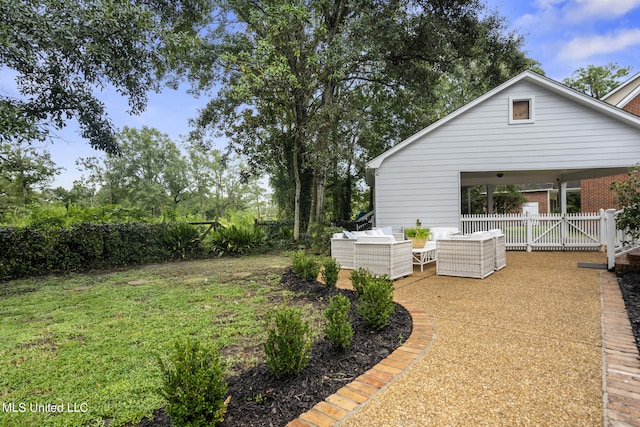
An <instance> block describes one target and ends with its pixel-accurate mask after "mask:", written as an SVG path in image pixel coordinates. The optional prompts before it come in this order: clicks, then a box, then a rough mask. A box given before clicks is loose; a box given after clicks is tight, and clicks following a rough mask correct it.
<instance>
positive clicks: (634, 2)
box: [0, 0, 640, 188]
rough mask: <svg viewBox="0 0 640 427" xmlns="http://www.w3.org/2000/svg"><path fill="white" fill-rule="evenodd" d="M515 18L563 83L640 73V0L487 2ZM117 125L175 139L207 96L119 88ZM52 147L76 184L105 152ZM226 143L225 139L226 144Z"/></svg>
mask: <svg viewBox="0 0 640 427" xmlns="http://www.w3.org/2000/svg"><path fill="white" fill-rule="evenodd" d="M486 2H487V4H488V6H489V8H491V9H495V10H497V11H498V12H499V14H500V15H501V16H504V17H505V18H506V19H507V20H508V22H509V29H510V30H512V31H516V32H518V33H519V34H521V35H523V36H524V38H525V47H524V50H525V51H526V53H527V54H528V56H529V57H531V58H533V59H536V60H537V61H539V62H540V63H541V64H542V68H543V70H544V71H545V72H546V74H547V76H548V77H551V78H552V79H555V80H558V81H561V80H562V79H564V78H566V77H570V76H571V74H572V72H573V71H575V70H577V69H578V68H581V67H586V66H587V65H605V64H607V63H609V62H616V63H618V64H619V65H620V66H625V67H626V66H632V67H633V69H632V70H631V75H634V74H636V73H639V72H640V0H534V1H527V0H486ZM7 78H10V75H8V74H7V73H6V72H2V73H0V91H2V92H3V93H5V94H6V93H11V92H12V90H14V89H12V86H13V85H12V84H11V83H10V82H8V81H7ZM99 96H100V98H101V99H102V100H103V101H104V102H105V104H106V105H107V109H108V112H109V115H110V117H111V118H112V120H113V121H114V123H115V125H116V127H117V128H122V127H123V126H131V127H142V126H149V127H153V128H156V129H158V130H160V131H161V132H164V133H166V134H168V135H169V136H170V137H171V138H172V139H173V140H174V141H180V136H181V135H186V134H187V133H188V132H189V125H188V120H189V118H193V117H195V116H196V115H197V110H198V108H201V107H202V106H204V105H205V103H206V99H196V98H194V97H193V96H192V95H188V94H186V91H184V90H181V91H173V90H170V89H166V90H165V91H164V92H163V93H161V94H150V96H149V104H148V108H147V111H146V112H145V113H143V114H142V115H140V116H134V117H132V116H129V115H128V114H127V113H126V111H127V109H128V106H127V103H126V100H124V99H122V98H121V97H119V96H118V95H117V94H116V93H115V92H112V91H105V92H103V93H101V94H99ZM58 135H59V136H60V138H59V139H57V140H56V141H55V142H54V144H53V145H47V146H45V147H44V148H45V149H47V150H49V152H50V153H51V155H52V158H53V160H54V161H55V162H56V163H57V164H58V165H59V166H62V167H64V168H65V169H66V170H65V171H64V172H63V173H62V174H61V175H59V176H58V178H57V179H56V181H55V182H54V186H58V185H61V186H63V187H66V188H70V187H71V185H72V184H73V181H74V180H75V179H77V178H78V177H79V172H78V171H77V170H76V166H75V160H76V159H77V158H78V157H88V156H99V155H101V153H100V152H97V151H95V150H93V149H91V148H90V147H89V145H88V144H87V142H86V141H84V140H83V139H82V138H81V137H80V136H79V135H78V134H77V130H76V127H75V126H74V125H73V123H70V124H69V126H67V128H65V129H63V130H62V131H60V132H58ZM223 145H224V141H220V142H219V148H223Z"/></svg>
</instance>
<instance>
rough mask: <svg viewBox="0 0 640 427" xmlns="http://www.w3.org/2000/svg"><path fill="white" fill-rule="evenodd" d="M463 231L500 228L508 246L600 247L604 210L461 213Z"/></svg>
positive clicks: (547, 248)
mask: <svg viewBox="0 0 640 427" xmlns="http://www.w3.org/2000/svg"><path fill="white" fill-rule="evenodd" d="M460 228H461V231H462V233H464V234H470V233H473V232H476V231H486V230H491V229H494V228H499V229H501V230H502V231H503V233H504V234H505V243H506V246H507V249H509V250H527V251H531V250H601V249H603V248H604V246H605V244H606V237H605V236H606V227H605V213H604V211H603V210H600V212H598V213H578V214H542V215H530V214H504V215H462V216H461V217H460Z"/></svg>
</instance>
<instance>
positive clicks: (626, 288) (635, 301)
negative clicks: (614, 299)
mask: <svg viewBox="0 0 640 427" xmlns="http://www.w3.org/2000/svg"><path fill="white" fill-rule="evenodd" d="M618 283H619V284H620V291H621V292H622V298H623V299H624V305H625V306H626V308H627V314H628V315H629V321H630V322H631V328H632V329H633V335H634V336H635V337H636V346H638V351H640V273H625V274H623V275H620V276H618Z"/></svg>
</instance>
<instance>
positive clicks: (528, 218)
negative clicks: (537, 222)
mask: <svg viewBox="0 0 640 427" xmlns="http://www.w3.org/2000/svg"><path fill="white" fill-rule="evenodd" d="M525 223H526V224H527V252H531V245H532V244H533V229H532V227H533V221H532V220H531V214H530V213H529V212H527V213H526V215H525Z"/></svg>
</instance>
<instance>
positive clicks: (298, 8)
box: [194, 0, 530, 239]
mask: <svg viewBox="0 0 640 427" xmlns="http://www.w3.org/2000/svg"><path fill="white" fill-rule="evenodd" d="M220 3H221V7H222V9H223V10H224V13H223V15H224V16H225V17H227V18H228V19H229V21H228V22H223V23H222V24H221V25H220V27H218V28H217V29H216V31H217V32H216V33H212V34H211V35H210V37H209V41H210V42H211V46H212V48H211V49H212V51H215V52H216V55H215V56H214V57H213V60H214V61H213V67H212V68H208V69H206V70H205V71H207V72H209V74H208V75H207V74H201V73H200V74H198V73H196V74H195V75H194V80H195V81H196V83H197V84H198V85H199V88H200V89H208V88H211V87H213V86H214V84H217V83H220V84H221V89H220V91H219V92H218V96H217V97H216V98H214V99H213V100H212V101H211V102H210V103H209V105H208V106H207V108H206V109H205V110H204V111H203V113H202V115H201V116H200V117H199V119H198V120H197V124H198V126H199V127H200V129H201V130H202V129H207V128H211V127H214V128H215V127H217V128H218V129H220V130H222V131H223V132H224V133H226V135H227V136H228V137H230V138H231V140H232V143H233V145H234V146H235V147H236V148H237V149H238V150H239V151H241V152H243V153H245V154H247V155H248V156H249V157H250V159H251V164H252V165H254V166H256V167H260V168H263V169H265V170H267V171H268V170H269V168H272V169H276V174H275V176H276V177H278V178H284V179H279V181H278V182H280V183H287V182H292V183H293V184H292V185H293V190H292V191H291V193H292V197H291V199H292V200H293V205H294V209H293V211H294V212H293V216H294V238H296V239H297V238H298V237H299V233H300V225H301V222H302V215H303V209H302V206H303V201H304V200H305V197H306V198H307V199H308V200H309V202H308V206H309V224H310V225H311V224H313V223H314V222H319V221H321V220H322V219H323V213H324V205H325V202H324V199H325V193H326V188H327V177H328V170H329V167H330V166H331V165H334V164H335V162H336V161H339V162H342V161H344V160H345V158H344V157H342V156H343V154H344V150H342V149H341V147H342V145H344V142H343V141H345V139H344V138H346V137H349V138H351V139H352V140H353V141H354V143H355V144H358V145H359V146H360V147H362V148H361V149H360V150H348V151H349V152H350V153H351V155H353V153H354V152H358V151H360V152H364V153H366V154H365V155H366V156H369V157H370V156H375V155H377V154H379V153H380V152H381V151H383V150H384V149H385V148H388V147H389V146H391V145H392V144H393V143H395V142H398V141H400V140H401V139H403V138H405V137H407V136H408V135H410V134H411V133H413V132H415V131H417V130H418V129H419V128H420V127H422V126H424V125H426V124H428V122H429V120H431V118H432V116H431V115H430V114H428V106H429V105H430V104H432V103H433V101H434V99H435V96H436V93H437V92H436V87H437V86H438V83H439V80H440V79H441V76H442V75H443V74H446V73H448V72H451V71H452V70H454V69H455V67H456V65H458V64H463V63H468V62H471V61H473V60H477V61H480V59H479V58H481V59H482V60H483V61H484V63H483V66H482V67H478V69H479V70H481V72H482V79H483V81H488V82H490V83H492V84H493V83H495V84H497V83H500V82H502V81H503V80H504V79H505V78H508V77H510V76H511V75H512V74H514V73H515V72H519V71H521V70H522V69H524V68H527V67H528V66H529V65H530V61H528V60H527V58H526V57H525V56H524V54H522V52H521V51H520V50H519V47H520V44H521V39H520V38H519V37H518V36H516V35H512V34H511V35H509V34H504V32H503V23H502V21H501V20H500V19H499V18H498V17H496V16H493V15H491V16H488V17H487V18H481V12H482V11H483V9H482V7H481V4H480V2H479V1H477V0H453V1H442V0H431V1H426V0H400V1H398V0H396V1H384V2H370V1H362V0H330V1H327V0H306V1H303V0H287V1H275V0H271V1H260V2H256V1H253V0H226V1H224V0H223V1H221V2H220ZM221 76H222V77H221ZM196 79H197V80H196ZM431 121H432V120H431ZM354 123H359V124H358V125H354ZM354 132H355V134H354ZM349 162H351V164H353V163H354V162H353V161H351V160H347V162H346V163H347V164H348V163H349ZM282 167H285V168H286V170H287V171H288V172H287V174H286V175H284V176H283V175H282V173H281V172H280V171H279V168H282ZM286 176H289V177H290V179H289V181H287V179H286ZM277 191H279V189H278V188H276V192H277ZM305 195H306V196H305Z"/></svg>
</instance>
